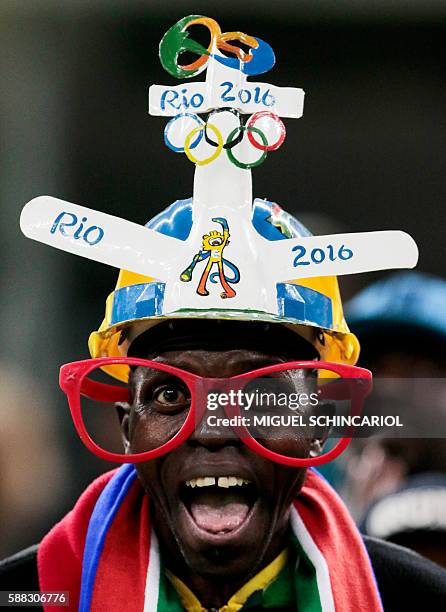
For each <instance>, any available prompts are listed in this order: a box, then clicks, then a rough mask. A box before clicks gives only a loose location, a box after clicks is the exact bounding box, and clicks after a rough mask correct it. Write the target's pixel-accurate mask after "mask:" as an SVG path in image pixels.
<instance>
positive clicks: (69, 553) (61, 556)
mask: <svg viewBox="0 0 446 612" xmlns="http://www.w3.org/2000/svg"><path fill="white" fill-rule="evenodd" d="M115 471H116V470H113V471H112V472H107V473H106V474H102V475H101V476H100V477H99V478H97V479H96V480H95V481H93V482H92V483H91V485H90V486H89V487H88V489H86V490H85V491H84V493H83V494H82V495H81V497H80V498H79V500H78V501H77V503H76V505H75V506H74V508H73V509H72V510H71V511H70V512H69V513H68V514H67V515H66V516H65V517H64V518H63V519H62V520H61V521H60V522H59V523H57V524H56V525H55V526H54V527H53V528H52V529H51V531H50V532H49V533H48V534H47V535H46V536H45V537H44V538H43V540H42V541H41V543H40V545H39V548H38V551H37V568H38V573H39V584H40V590H41V591H69V593H70V610H77V609H78V608H79V595H80V583H81V575H82V557H83V554H84V545H85V538H86V536H87V529H88V523H89V520H90V516H91V513H92V512H93V508H94V506H95V504H96V501H97V499H98V497H99V495H100V494H101V492H102V490H103V489H104V487H105V485H106V484H107V483H108V481H109V480H110V479H111V478H112V476H113V474H114V473H115ZM44 609H45V612H47V611H48V612H67V609H68V608H66V607H62V606H51V607H48V606H44Z"/></svg>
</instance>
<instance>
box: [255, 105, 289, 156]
mask: <svg viewBox="0 0 446 612" xmlns="http://www.w3.org/2000/svg"><path fill="white" fill-rule="evenodd" d="M262 117H271V118H272V119H274V121H276V123H277V125H278V126H279V130H280V135H279V138H278V140H277V142H275V143H273V144H271V145H268V144H266V146H265V142H263V144H260V143H258V142H257V141H256V139H255V138H254V136H253V131H252V130H248V139H249V142H250V143H251V144H252V146H253V147H255V148H256V149H260V150H261V151H275V150H276V149H278V148H279V147H280V146H281V145H282V144H283V141H284V140H285V136H286V129H285V126H284V124H283V121H282V120H281V119H280V117H278V116H277V115H276V114H274V113H272V112H271V111H259V112H257V113H254V114H253V115H252V117H251V118H250V120H249V121H248V126H249V127H253V126H254V123H255V122H256V121H257V120H258V119H261V118H262ZM262 140H263V139H262Z"/></svg>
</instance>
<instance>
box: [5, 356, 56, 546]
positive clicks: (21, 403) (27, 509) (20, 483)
mask: <svg viewBox="0 0 446 612" xmlns="http://www.w3.org/2000/svg"><path fill="white" fill-rule="evenodd" d="M0 380H1V385H0V423H1V425H0V556H2V557H3V556H6V555H9V554H12V553H13V552H14V551H15V550H16V549H17V546H26V545H28V544H29V543H30V542H33V541H36V540H38V539H39V538H41V537H42V535H43V534H44V533H45V531H46V529H47V525H48V522H49V521H54V520H55V518H57V516H58V513H59V512H60V511H61V507H60V500H61V499H63V496H64V491H65V482H66V477H67V466H66V458H65V456H64V454H63V452H62V449H61V445H60V440H59V439H58V436H57V433H58V432H57V431H56V427H55V426H54V419H52V416H51V410H50V408H49V405H48V401H47V398H46V397H45V396H44V394H43V392H42V390H41V388H40V385H39V384H38V383H37V382H36V381H35V380H34V379H33V378H32V377H31V376H29V375H28V374H27V373H26V372H24V371H23V370H19V369H15V368H12V367H10V366H6V365H5V364H0ZM19 442H20V443H19ZM25 527H26V528H25Z"/></svg>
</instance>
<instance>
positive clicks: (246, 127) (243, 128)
mask: <svg viewBox="0 0 446 612" xmlns="http://www.w3.org/2000/svg"><path fill="white" fill-rule="evenodd" d="M237 130H240V132H241V134H243V132H245V131H246V132H248V137H249V134H250V132H255V133H256V134H259V136H260V138H261V139H262V142H263V146H264V149H263V153H262V155H261V156H260V157H259V159H258V160H257V161H255V162H250V163H247V164H245V163H243V162H241V161H240V160H238V159H237V158H236V157H235V155H234V153H233V152H232V151H231V149H228V150H227V151H226V154H227V156H228V158H229V160H230V161H231V162H232V163H233V164H234V165H235V166H237V168H243V170H247V169H248V168H255V167H256V166H260V164H261V163H263V162H264V161H265V158H266V156H267V155H268V150H267V148H266V145H267V144H268V140H267V138H266V136H265V134H264V133H263V132H262V131H261V130H259V129H258V128H255V127H252V126H251V125H242V126H240V127H238V128H235V129H234V130H232V132H231V133H230V134H229V136H228V141H231V139H232V138H233V136H235V133H236V132H237ZM257 148H259V147H257Z"/></svg>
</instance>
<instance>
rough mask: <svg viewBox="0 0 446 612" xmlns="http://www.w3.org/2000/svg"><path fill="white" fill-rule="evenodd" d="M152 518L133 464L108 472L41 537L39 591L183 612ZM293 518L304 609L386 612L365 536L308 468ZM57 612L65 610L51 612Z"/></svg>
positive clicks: (95, 606)
mask: <svg viewBox="0 0 446 612" xmlns="http://www.w3.org/2000/svg"><path fill="white" fill-rule="evenodd" d="M149 520H150V519H149V500H148V497H147V495H145V494H144V492H143V490H142V487H141V485H140V483H139V481H138V479H137V478H136V471H135V469H134V467H133V466H131V465H124V466H122V467H120V468H119V469H117V470H114V471H113V472H108V473H107V474H104V475H102V476H101V477H100V478H98V479H97V480H95V481H94V482H93V483H92V484H91V485H90V486H89V487H88V488H87V489H86V491H85V492H84V493H83V495H82V496H81V497H80V498H79V500H78V502H77V504H76V505H75V507H74V508H73V510H72V511H71V512H69V513H68V514H67V515H66V516H65V517H64V518H63V519H62V520H61V521H60V522H59V523H58V524H57V525H55V527H53V529H52V530H51V531H50V532H49V533H48V535H47V536H46V537H45V538H44V539H43V540H42V542H41V544H40V546H39V551H38V572H39V581H40V589H41V590H42V591H55V590H56V591H69V592H70V610H76V609H79V611H80V612H89V611H92V612H122V611H124V610H125V611H128V612H174V611H176V610H181V609H182V607H181V605H180V603H179V599H177V600H176V601H174V602H172V601H170V602H169V601H168V598H167V597H166V594H165V588H164V585H165V583H166V579H165V575H164V571H163V568H162V565H161V563H160V555H159V551H158V543H157V539H156V536H155V533H154V531H153V530H152V529H151V526H150V524H149ZM290 521H291V529H292V534H293V535H292V536H291V537H292V538H293V540H294V543H295V544H296V545H297V548H298V550H299V553H300V557H301V562H300V563H299V564H298V567H300V568H303V571H298V572H297V575H296V576H295V593H296V607H297V609H298V610H299V612H382V609H383V608H382V604H381V601H380V597H379V593H378V589H377V586H376V581H375V578H374V574H373V570H372V567H371V564H370V560H369V557H368V554H367V551H366V549H365V546H364V544H363V542H362V539H361V536H360V534H359V532H358V530H357V528H356V526H355V524H354V523H353V520H352V519H351V517H350V515H349V513H348V511H347V509H346V508H345V506H344V504H343V502H342V501H341V499H340V498H339V497H338V495H337V494H336V493H335V491H334V490H333V489H332V488H331V487H330V485H329V484H328V483H327V482H326V481H325V480H324V479H323V478H322V477H321V476H319V474H317V472H315V471H313V470H308V472H307V477H306V481H305V484H304V487H303V488H302V491H301V493H300V494H299V496H298V498H297V499H296V501H295V503H294V505H293V508H292V510H291V516H290ZM129 594H130V596H129ZM57 610H59V611H60V612H62V611H66V610H67V608H62V607H60V608H57V607H51V608H48V612H51V611H53V612H55V611H57ZM231 612H232V611H231Z"/></svg>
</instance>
